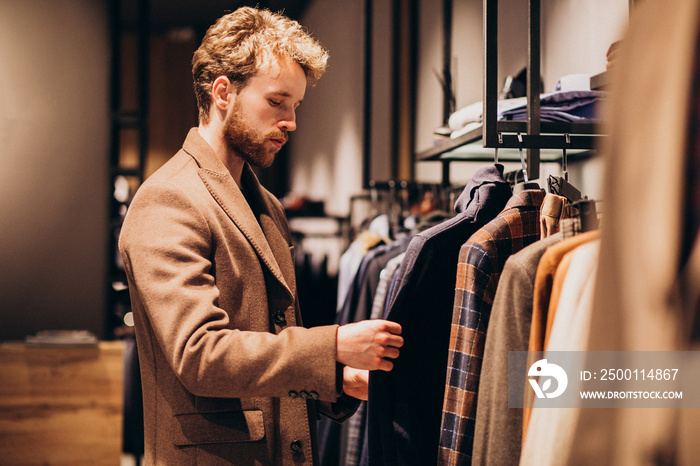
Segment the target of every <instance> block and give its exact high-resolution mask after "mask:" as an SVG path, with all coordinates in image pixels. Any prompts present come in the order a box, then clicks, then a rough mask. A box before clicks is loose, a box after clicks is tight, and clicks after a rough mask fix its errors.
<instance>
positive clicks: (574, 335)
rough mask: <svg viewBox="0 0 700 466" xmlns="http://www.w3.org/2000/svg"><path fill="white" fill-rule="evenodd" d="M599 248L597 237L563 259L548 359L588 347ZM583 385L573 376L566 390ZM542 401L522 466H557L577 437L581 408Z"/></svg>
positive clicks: (536, 407) (535, 407) (535, 411)
mask: <svg viewBox="0 0 700 466" xmlns="http://www.w3.org/2000/svg"><path fill="white" fill-rule="evenodd" d="M599 249H600V241H599V240H597V239H594V240H592V241H590V242H588V243H586V244H583V245H581V246H578V247H577V248H576V249H574V250H572V251H570V252H569V253H567V254H566V256H565V257H564V259H563V260H562V264H563V263H564V262H565V261H566V262H569V267H568V270H562V269H561V268H560V269H557V273H556V275H557V277H556V278H557V279H559V277H563V278H562V279H561V281H562V282H563V283H562V287H561V294H560V297H559V300H558V302H557V306H556V307H557V308H558V310H557V311H556V317H555V319H554V323H553V325H552V332H551V338H550V340H549V345H548V346H547V351H546V352H545V353H544V354H545V355H544V357H545V358H546V357H547V352H549V351H585V349H586V346H587V341H588V333H589V330H590V320H591V314H592V312H593V287H594V284H595V275H596V266H597V263H598V250H599ZM528 367H529V366H528ZM569 369H570V373H577V371H576V370H575V368H569ZM580 369H583V367H581V368H580ZM523 377H524V374H523ZM580 384H581V381H580V380H578V379H577V378H575V377H571V378H570V381H569V386H568V387H567V389H568V390H574V391H578V390H579V387H578V386H577V385H580ZM528 388H529V387H528ZM540 404H541V400H539V399H538V400H535V403H534V405H533V410H532V416H531V418H530V423H529V425H528V431H527V435H526V436H525V442H524V444H523V451H522V456H521V458H520V465H521V466H557V465H559V464H561V458H562V452H564V453H567V452H568V451H569V450H570V449H571V445H572V444H573V442H574V440H575V437H574V430H575V426H576V420H577V419H578V415H579V413H580V409H579V408H573V407H570V408H552V407H542V406H539V405H540Z"/></svg>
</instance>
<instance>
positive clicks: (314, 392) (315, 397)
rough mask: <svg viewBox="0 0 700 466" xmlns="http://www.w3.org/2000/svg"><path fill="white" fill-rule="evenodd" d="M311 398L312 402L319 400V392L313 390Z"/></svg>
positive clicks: (310, 393) (310, 394)
mask: <svg viewBox="0 0 700 466" xmlns="http://www.w3.org/2000/svg"><path fill="white" fill-rule="evenodd" d="M309 398H310V399H312V400H318V392H317V391H315V390H311V391H310V392H309Z"/></svg>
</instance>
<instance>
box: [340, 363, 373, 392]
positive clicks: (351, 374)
mask: <svg viewBox="0 0 700 466" xmlns="http://www.w3.org/2000/svg"><path fill="white" fill-rule="evenodd" d="M368 385H369V371H366V370H360V369H354V368H352V367H348V366H345V367H343V392H344V393H345V394H346V395H350V396H352V397H354V398H357V399H358V400H366V399H367V397H368V390H367V388H368Z"/></svg>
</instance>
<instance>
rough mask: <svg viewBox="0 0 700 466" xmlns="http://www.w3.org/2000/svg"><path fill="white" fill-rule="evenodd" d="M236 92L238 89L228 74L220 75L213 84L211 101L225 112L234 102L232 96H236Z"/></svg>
mask: <svg viewBox="0 0 700 466" xmlns="http://www.w3.org/2000/svg"><path fill="white" fill-rule="evenodd" d="M232 94H233V95H232ZM235 94H236V89H235V87H234V86H233V84H232V83H231V81H230V80H229V79H228V78H227V77H226V76H219V77H218V78H216V79H215V80H214V83H212V85H211V103H212V105H213V106H214V107H215V108H216V109H218V110H221V111H223V112H225V111H226V110H227V109H228V106H229V104H231V102H233V100H232V98H233V97H235Z"/></svg>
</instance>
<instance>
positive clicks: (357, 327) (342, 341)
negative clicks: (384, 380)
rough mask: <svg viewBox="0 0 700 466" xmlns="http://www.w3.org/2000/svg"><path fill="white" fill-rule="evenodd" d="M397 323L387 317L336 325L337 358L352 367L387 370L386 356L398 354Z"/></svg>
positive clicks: (399, 339) (399, 342)
mask: <svg viewBox="0 0 700 466" xmlns="http://www.w3.org/2000/svg"><path fill="white" fill-rule="evenodd" d="M400 335H401V325H399V324H397V323H396V322H390V321H388V320H381V319H372V320H363V321H361V322H356V323H354V324H347V325H341V326H340V327H338V338H337V340H338V343H337V345H338V346H337V360H338V362H340V363H342V364H345V365H346V366H350V367H354V368H355V369H367V370H370V371H374V370H383V371H390V370H391V369H392V368H393V367H394V364H393V363H392V362H391V361H389V360H387V359H386V358H390V359H396V358H397V357H399V348H401V347H402V346H403V338H402V337H401V336H400Z"/></svg>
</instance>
